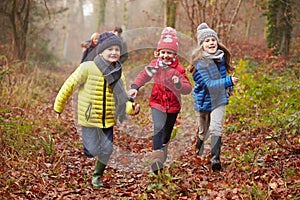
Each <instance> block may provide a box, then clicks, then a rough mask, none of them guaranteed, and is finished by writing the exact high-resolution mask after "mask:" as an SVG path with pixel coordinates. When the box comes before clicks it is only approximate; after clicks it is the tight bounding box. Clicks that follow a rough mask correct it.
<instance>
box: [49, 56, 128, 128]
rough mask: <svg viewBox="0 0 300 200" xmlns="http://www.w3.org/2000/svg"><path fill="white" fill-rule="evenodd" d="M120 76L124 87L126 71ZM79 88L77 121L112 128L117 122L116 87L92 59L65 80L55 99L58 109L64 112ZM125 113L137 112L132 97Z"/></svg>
mask: <svg viewBox="0 0 300 200" xmlns="http://www.w3.org/2000/svg"><path fill="white" fill-rule="evenodd" d="M121 78H122V81H123V83H124V87H125V86H126V82H125V77H124V75H123V74H122V77H121ZM77 88H79V91H78V105H77V106H78V108H77V109H78V110H77V112H78V124H80V125H82V126H86V127H99V128H109V127H112V126H114V125H115V124H116V121H115V113H116V108H115V100H114V96H113V90H112V88H111V86H110V85H109V84H108V83H107V82H106V81H105V79H104V76H103V74H102V73H101V72H100V70H99V69H98V67H97V65H96V64H95V63H94V62H93V61H88V62H84V63H82V64H81V65H79V67H78V68H77V69H76V70H75V71H74V72H73V73H72V74H71V75H70V77H69V78H68V79H67V80H66V81H65V83H64V84H63V86H62V87H61V89H60V90H59V93H58V95H57V96H56V99H55V103H54V111H55V112H57V113H62V112H63V110H64V108H65V105H66V103H67V101H68V99H69V97H70V96H71V95H72V94H73V92H74V91H75V90H76V89H77ZM126 113H127V114H130V115H133V114H134V109H133V106H132V102H130V101H128V102H127V103H126Z"/></svg>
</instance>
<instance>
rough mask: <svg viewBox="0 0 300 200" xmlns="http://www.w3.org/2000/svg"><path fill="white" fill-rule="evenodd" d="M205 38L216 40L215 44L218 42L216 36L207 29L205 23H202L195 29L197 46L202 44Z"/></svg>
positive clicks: (212, 31)
mask: <svg viewBox="0 0 300 200" xmlns="http://www.w3.org/2000/svg"><path fill="white" fill-rule="evenodd" d="M207 37H214V38H216V40H217V42H219V38H218V34H217V33H216V32H215V31H214V30H212V29H211V28H209V27H208V25H207V24H206V23H202V24H200V25H199V26H198V28H197V39H198V45H200V44H202V42H203V41H204V40H205V38H207Z"/></svg>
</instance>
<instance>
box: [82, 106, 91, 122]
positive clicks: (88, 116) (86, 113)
mask: <svg viewBox="0 0 300 200" xmlns="http://www.w3.org/2000/svg"><path fill="white" fill-rule="evenodd" d="M91 111H92V103H90V104H89V106H88V108H87V109H86V111H85V113H84V115H85V119H86V121H89V119H90V117H91Z"/></svg>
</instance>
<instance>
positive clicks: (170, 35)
mask: <svg viewBox="0 0 300 200" xmlns="http://www.w3.org/2000/svg"><path fill="white" fill-rule="evenodd" d="M161 49H169V50H172V51H174V52H175V53H176V54H177V53H178V38H177V36H176V30H175V29H174V28H172V27H166V28H164V30H163V31H162V32H161V36H160V40H159V41H158V44H157V51H160V50H161Z"/></svg>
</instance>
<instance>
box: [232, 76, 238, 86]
mask: <svg viewBox="0 0 300 200" xmlns="http://www.w3.org/2000/svg"><path fill="white" fill-rule="evenodd" d="M231 80H232V83H233V85H236V84H237V83H238V82H239V79H238V78H236V77H234V76H232V77H231Z"/></svg>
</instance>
